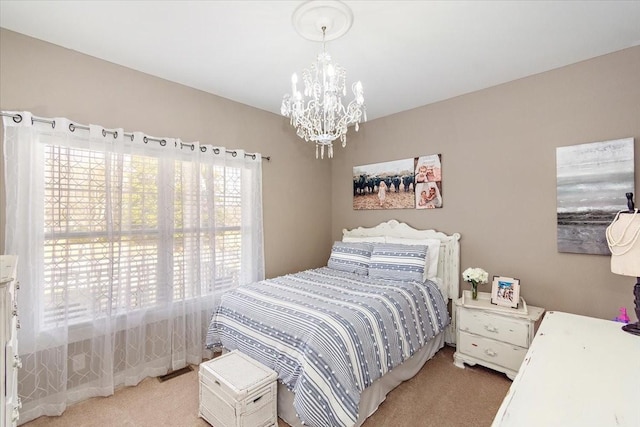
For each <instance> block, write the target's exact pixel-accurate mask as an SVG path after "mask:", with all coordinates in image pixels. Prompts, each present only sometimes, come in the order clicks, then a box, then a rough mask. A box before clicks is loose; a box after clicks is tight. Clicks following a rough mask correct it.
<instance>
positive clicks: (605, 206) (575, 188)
mask: <svg viewBox="0 0 640 427" xmlns="http://www.w3.org/2000/svg"><path fill="white" fill-rule="evenodd" d="M633 143H634V140H633V138H625V139H618V140H612V141H604V142H594V143H588V144H579V145H572V146H568V147H558V148H557V149H556V168H557V189H556V195H557V208H556V209H557V230H558V252H571V253H582V254H599V255H608V254H610V252H609V247H608V246H607V240H606V236H605V230H606V228H607V226H608V225H609V224H610V223H611V221H612V220H613V218H614V217H615V215H616V213H617V212H618V211H621V210H626V209H627V199H626V196H625V193H628V192H632V193H634V194H635V191H634V150H633Z"/></svg>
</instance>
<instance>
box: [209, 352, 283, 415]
mask: <svg viewBox="0 0 640 427" xmlns="http://www.w3.org/2000/svg"><path fill="white" fill-rule="evenodd" d="M199 376H200V417H202V418H204V419H205V420H206V421H207V422H208V423H209V424H211V425H213V426H214V427H267V426H269V427H271V426H274V427H277V425H278V414H277V386H276V377H277V374H276V373H275V371H273V370H271V369H269V368H267V367H266V366H264V365H262V364H261V363H259V362H257V361H255V360H253V359H252V358H250V357H249V356H247V355H245V354H244V353H241V352H239V351H238V350H233V351H230V352H228V353H225V354H223V355H222V356H219V357H217V358H215V359H212V360H210V361H208V362H204V363H202V364H200V371H199Z"/></svg>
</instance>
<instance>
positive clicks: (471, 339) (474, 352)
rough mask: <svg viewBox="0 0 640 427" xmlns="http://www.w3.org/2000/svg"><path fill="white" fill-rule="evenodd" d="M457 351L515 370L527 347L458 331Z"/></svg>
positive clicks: (518, 367)
mask: <svg viewBox="0 0 640 427" xmlns="http://www.w3.org/2000/svg"><path fill="white" fill-rule="evenodd" d="M457 346H458V351H460V352H462V353H464V354H468V355H469V356H472V357H475V358H477V359H481V360H485V361H487V362H491V363H495V364H496V365H500V366H504V367H505V368H509V369H512V370H514V371H517V370H518V369H520V365H521V364H522V361H523V360H524V356H525V355H526V354H527V349H526V348H523V347H519V346H515V345H511V344H507V343H504V342H499V341H495V340H492V339H489V338H485V337H480V336H477V335H471V334H468V333H466V332H462V331H461V332H460V341H459V342H458V343H457Z"/></svg>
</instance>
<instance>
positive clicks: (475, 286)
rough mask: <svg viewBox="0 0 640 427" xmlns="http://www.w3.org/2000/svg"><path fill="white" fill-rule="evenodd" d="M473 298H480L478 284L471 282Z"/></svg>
mask: <svg viewBox="0 0 640 427" xmlns="http://www.w3.org/2000/svg"><path fill="white" fill-rule="evenodd" d="M471 299H478V284H477V283H472V284H471Z"/></svg>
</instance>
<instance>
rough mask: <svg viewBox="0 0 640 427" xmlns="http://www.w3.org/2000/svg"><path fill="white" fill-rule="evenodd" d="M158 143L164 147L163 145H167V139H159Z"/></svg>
mask: <svg viewBox="0 0 640 427" xmlns="http://www.w3.org/2000/svg"><path fill="white" fill-rule="evenodd" d="M160 145H162V146H163V147H164V146H165V145H167V140H166V139H161V140H160Z"/></svg>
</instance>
